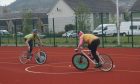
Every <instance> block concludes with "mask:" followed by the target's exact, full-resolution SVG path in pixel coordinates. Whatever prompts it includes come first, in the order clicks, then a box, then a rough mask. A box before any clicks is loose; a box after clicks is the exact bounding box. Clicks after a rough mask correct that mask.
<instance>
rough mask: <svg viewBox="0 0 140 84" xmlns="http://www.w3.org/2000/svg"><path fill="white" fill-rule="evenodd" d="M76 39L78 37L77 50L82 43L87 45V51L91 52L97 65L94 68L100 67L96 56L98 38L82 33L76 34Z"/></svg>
mask: <svg viewBox="0 0 140 84" xmlns="http://www.w3.org/2000/svg"><path fill="white" fill-rule="evenodd" d="M78 37H79V44H78V47H77V49H80V47H81V46H82V45H83V43H87V44H88V49H89V50H91V53H92V56H93V58H94V59H95V61H96V63H97V64H96V66H95V68H99V67H101V66H102V64H101V63H100V62H99V57H98V55H97V54H96V51H97V47H98V46H99V44H100V40H99V37H97V36H95V35H93V34H84V33H83V32H82V31H79V32H78Z"/></svg>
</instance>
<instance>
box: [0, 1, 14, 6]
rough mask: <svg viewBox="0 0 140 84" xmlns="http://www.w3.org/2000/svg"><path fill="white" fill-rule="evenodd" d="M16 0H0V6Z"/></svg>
mask: <svg viewBox="0 0 140 84" xmlns="http://www.w3.org/2000/svg"><path fill="white" fill-rule="evenodd" d="M14 1H16V0H0V6H6V5H9V4H10V3H12V2H14Z"/></svg>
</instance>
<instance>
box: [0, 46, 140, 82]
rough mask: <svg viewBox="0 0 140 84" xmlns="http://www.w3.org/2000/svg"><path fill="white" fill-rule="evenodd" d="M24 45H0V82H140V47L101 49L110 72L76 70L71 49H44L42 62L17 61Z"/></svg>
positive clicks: (91, 67)
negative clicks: (110, 65) (110, 61)
mask: <svg viewBox="0 0 140 84" xmlns="http://www.w3.org/2000/svg"><path fill="white" fill-rule="evenodd" d="M24 49H25V48H24V47H18V48H17V47H0V84H140V49H139V48H100V49H99V52H100V53H101V52H102V53H106V54H108V55H110V56H111V57H112V59H113V61H114V64H115V66H116V67H115V68H114V69H113V70H112V71H110V72H102V71H99V70H98V69H94V68H93V67H94V65H92V64H91V66H90V68H89V69H88V70H87V71H78V70H76V69H75V68H74V67H73V66H71V67H69V65H72V64H71V58H72V55H73V54H74V50H73V48H46V51H47V54H48V60H47V62H46V64H44V65H37V64H36V63H35V62H34V61H32V62H30V63H28V64H20V62H19V60H18V56H19V55H20V54H21V52H22V50H24Z"/></svg>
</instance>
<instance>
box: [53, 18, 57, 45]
mask: <svg viewBox="0 0 140 84" xmlns="http://www.w3.org/2000/svg"><path fill="white" fill-rule="evenodd" d="M53 38H54V47H55V46H56V44H55V26H54V18H53Z"/></svg>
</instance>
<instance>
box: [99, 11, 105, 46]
mask: <svg viewBox="0 0 140 84" xmlns="http://www.w3.org/2000/svg"><path fill="white" fill-rule="evenodd" d="M100 17H101V24H102V47H103V48H104V37H103V35H104V32H103V31H104V30H103V24H104V22H103V13H100Z"/></svg>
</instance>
